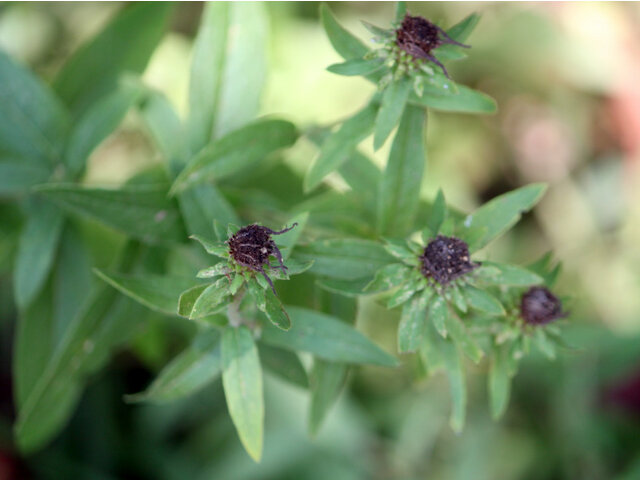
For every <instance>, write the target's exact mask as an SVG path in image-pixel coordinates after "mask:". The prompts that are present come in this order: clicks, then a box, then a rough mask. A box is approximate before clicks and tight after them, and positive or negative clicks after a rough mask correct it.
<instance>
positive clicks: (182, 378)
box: [127, 329, 222, 403]
mask: <svg viewBox="0 0 640 480" xmlns="http://www.w3.org/2000/svg"><path fill="white" fill-rule="evenodd" d="M221 372H222V353H221V345H220V334H219V333H218V332H217V331H216V330H213V329H207V330H203V331H202V332H200V333H199V334H198V335H197V336H196V337H195V338H194V339H193V341H192V342H191V345H189V346H188V347H187V348H186V350H184V351H183V352H181V353H180V354H178V355H176V356H175V357H174V358H173V359H172V360H171V362H169V364H168V365H167V366H165V367H164V368H163V369H162V371H161V372H160V373H159V374H158V376H157V377H156V378H155V379H154V381H153V382H152V383H151V385H149V387H148V388H147V389H146V390H145V391H144V392H141V393H138V394H135V395H128V396H127V400H128V401H134V402H151V403H166V402H171V401H174V400H177V399H179V398H183V397H186V396H188V395H192V394H194V393H196V392H197V391H199V390H200V389H202V388H203V387H204V386H205V385H207V384H208V383H210V382H212V381H213V380H214V379H216V378H217V377H218V376H219V375H220V373H221Z"/></svg>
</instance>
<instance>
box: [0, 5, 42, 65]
mask: <svg viewBox="0 0 640 480" xmlns="http://www.w3.org/2000/svg"><path fill="white" fill-rule="evenodd" d="M54 35H55V27H54V24H53V18H52V17H51V16H50V15H48V14H47V12H44V11H42V10H40V9H38V8H37V6H35V5H29V4H24V3H14V4H12V5H9V6H7V7H5V10H4V11H3V13H2V15H1V16H0V49H2V50H4V51H5V52H7V53H8V54H9V55H10V56H12V57H14V58H17V59H19V60H20V61H22V62H24V63H33V62H35V61H37V60H38V59H39V58H40V57H41V56H42V55H43V54H44V53H45V51H46V49H47V48H48V47H49V43H50V42H51V41H52V40H53V36H54Z"/></svg>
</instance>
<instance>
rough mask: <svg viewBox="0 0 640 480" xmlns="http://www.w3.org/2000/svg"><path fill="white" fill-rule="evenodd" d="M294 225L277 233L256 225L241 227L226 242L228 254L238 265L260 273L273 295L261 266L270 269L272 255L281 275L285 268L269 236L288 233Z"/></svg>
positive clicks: (267, 277)
mask: <svg viewBox="0 0 640 480" xmlns="http://www.w3.org/2000/svg"><path fill="white" fill-rule="evenodd" d="M296 225H298V224H297V223H294V224H293V225H291V226H290V227H289V228H285V229H284V230H281V231H279V232H276V231H275V230H271V229H270V228H267V227H263V226H262V225H256V224H253V225H247V226H246V227H242V228H241V229H240V230H238V231H237V232H236V233H235V234H234V235H233V236H232V237H231V238H230V239H229V240H227V244H228V245H229V254H230V255H231V257H232V258H233V259H234V260H235V261H236V262H237V263H238V264H240V265H242V266H244V267H247V268H250V269H251V270H253V271H256V272H260V273H261V274H262V275H263V276H264V277H265V279H266V280H267V282H269V285H270V286H271V289H272V290H273V293H275V289H274V287H273V283H272V282H271V279H270V278H269V276H268V275H267V274H266V272H265V271H264V267H263V266H264V265H267V267H269V268H270V267H271V264H270V263H269V257H270V256H271V255H273V256H274V257H276V259H277V260H278V262H279V264H280V265H279V267H280V270H282V273H284V274H286V273H287V272H286V269H287V267H285V266H284V263H283V261H282V254H281V253H280V250H279V249H278V246H277V245H276V243H275V242H274V241H273V239H272V238H271V235H280V234H282V233H285V232H288V231H289V230H291V229H292V228H294V227H295V226H296Z"/></svg>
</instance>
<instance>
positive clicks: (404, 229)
mask: <svg viewBox="0 0 640 480" xmlns="http://www.w3.org/2000/svg"><path fill="white" fill-rule="evenodd" d="M424 128H425V112H424V110H423V109H421V108H418V107H410V106H407V108H406V109H405V112H404V115H403V116H402V120H401V122H400V127H399V128H398V133H396V137H395V139H394V141H393V145H392V146H391V152H390V153H389V160H388V161H387V166H386V168H385V171H384V175H383V177H382V182H381V183H380V196H379V203H378V213H379V215H378V229H379V231H380V232H382V233H383V234H391V235H396V236H398V235H400V236H403V235H404V234H405V233H408V231H409V230H410V229H411V226H412V224H413V220H414V218H415V215H416V211H417V209H418V203H419V201H420V186H421V184H422V175H423V172H424V168H425V158H426V152H425V148H424V138H423V136H424Z"/></svg>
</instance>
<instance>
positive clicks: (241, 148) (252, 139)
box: [170, 120, 298, 194]
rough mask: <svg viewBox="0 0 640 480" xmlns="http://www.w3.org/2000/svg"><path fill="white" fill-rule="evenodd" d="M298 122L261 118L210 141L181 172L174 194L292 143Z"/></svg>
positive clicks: (240, 167)
mask: <svg viewBox="0 0 640 480" xmlns="http://www.w3.org/2000/svg"><path fill="white" fill-rule="evenodd" d="M297 137H298V133H297V131H296V128H295V126H294V125H293V124H292V123H291V122H286V121H284V120H259V121H257V122H254V123H252V124H250V125H247V126H245V127H242V128H240V129H238V130H235V131H233V132H231V133H228V134H227V135H225V136H224V137H222V138H220V139H219V140H216V141H215V142H213V143H211V144H209V145H208V146H207V147H205V148H204V149H203V150H201V151H200V152H199V153H198V154H197V155H196V156H195V157H194V158H193V159H192V160H190V161H189V163H188V164H187V166H186V167H185V168H184V170H183V171H182V172H181V173H180V175H178V177H177V178H176V180H175V182H174V184H173V186H172V187H171V192H170V193H171V194H175V193H177V192H180V191H183V190H185V189H186V188H188V187H189V186H190V185H195V184H197V183H202V182H205V181H207V180H210V179H215V180H220V179H223V178H225V177H228V176H230V175H233V174H235V173H238V172H240V171H242V170H245V169H247V168H249V167H251V166H253V165H254V164H255V163H256V162H258V161H259V160H262V159H263V158H264V157H266V156H267V155H268V154H270V153H272V152H274V151H276V150H278V149H280V148H284V147H289V146H291V145H293V144H294V143H295V141H296V139H297Z"/></svg>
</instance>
